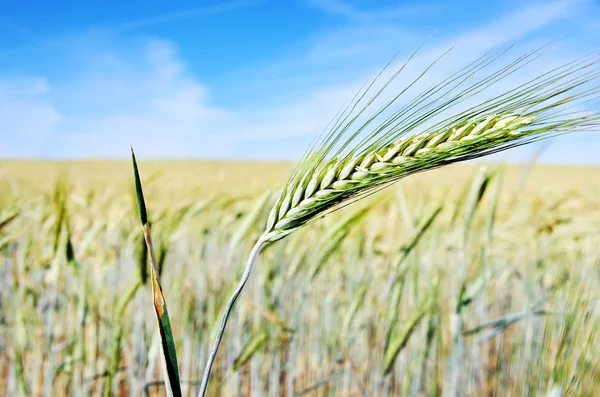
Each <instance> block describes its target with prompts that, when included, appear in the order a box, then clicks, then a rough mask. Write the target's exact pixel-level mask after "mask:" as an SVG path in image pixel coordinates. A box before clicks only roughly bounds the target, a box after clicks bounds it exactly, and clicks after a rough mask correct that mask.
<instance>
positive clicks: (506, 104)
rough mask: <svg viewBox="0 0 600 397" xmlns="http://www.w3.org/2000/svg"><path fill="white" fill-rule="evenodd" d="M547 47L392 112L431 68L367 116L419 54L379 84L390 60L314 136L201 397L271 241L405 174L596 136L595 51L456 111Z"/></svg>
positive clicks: (462, 75)
mask: <svg viewBox="0 0 600 397" xmlns="http://www.w3.org/2000/svg"><path fill="white" fill-rule="evenodd" d="M545 48H546V47H543V48H540V49H537V50H534V51H530V52H529V53H526V54H524V55H522V56H520V57H518V58H517V59H516V60H513V61H511V62H508V63H507V64H506V65H504V66H502V67H500V68H499V69H497V70H494V71H493V72H490V73H488V74H487V75H485V72H486V71H487V68H489V67H490V65H492V64H495V63H496V62H498V60H499V59H501V58H502V56H503V55H505V54H506V53H507V52H508V50H506V51H492V52H490V53H488V54H486V55H484V56H483V57H480V58H478V59H476V60H475V61H474V62H472V63H470V64H469V65H467V66H466V67H465V68H463V69H460V70H458V71H457V72H455V73H454V74H452V75H451V76H450V77H449V78H447V79H446V80H443V81H441V82H439V83H438V84H437V85H433V86H432V87H430V88H429V89H427V90H425V91H424V92H422V93H421V94H419V95H417V96H416V97H414V98H413V99H412V100H410V101H408V102H406V103H405V104H404V105H402V106H398V108H397V109H395V110H394V105H396V104H398V103H399V101H398V100H399V99H400V98H401V97H403V96H404V95H405V94H406V92H407V90H408V89H410V88H411V87H413V86H414V84H415V83H417V82H418V81H420V80H421V79H423V78H424V77H425V76H426V72H427V71H428V70H429V68H430V67H431V66H433V65H431V66H430V67H427V68H426V69H425V71H424V72H423V73H422V74H421V75H420V76H419V77H417V79H416V80H414V81H412V82H410V83H408V84H407V85H406V88H404V89H402V90H401V91H400V92H399V93H398V94H396V95H394V96H393V98H392V99H391V100H389V101H387V102H386V103H385V104H384V105H383V106H381V107H379V108H376V109H374V112H373V113H372V114H371V115H369V114H367V113H366V112H367V111H371V110H372V108H373V107H374V106H375V105H374V103H375V102H376V100H377V99H381V98H380V96H381V94H382V93H383V92H385V91H387V90H389V86H390V84H391V83H392V82H393V81H394V80H395V79H397V77H398V76H399V75H400V74H401V72H402V71H403V70H404V67H405V66H406V64H407V63H408V62H409V61H410V60H411V59H412V58H413V56H414V55H415V54H414V53H413V54H412V55H411V56H409V58H408V61H407V62H406V63H404V64H403V65H402V66H401V67H400V68H399V69H398V70H397V71H396V72H394V73H392V75H391V77H390V78H389V79H388V80H387V81H385V82H384V83H383V84H381V86H379V87H378V86H377V83H379V81H380V79H381V76H383V75H384V73H385V71H386V69H387V68H388V67H389V65H390V64H391V62H390V64H388V66H386V68H384V70H383V71H382V72H381V73H380V74H379V75H378V76H377V77H376V78H375V79H373V81H371V82H369V83H368V84H366V85H365V87H364V88H363V89H361V90H360V91H359V92H358V93H357V95H356V96H355V98H354V99H353V101H352V102H351V103H350V104H349V105H348V106H347V107H346V108H345V109H343V110H342V111H340V113H339V114H338V115H337V116H336V118H335V119H334V120H333V121H332V122H331V123H330V127H329V129H328V130H326V131H325V132H324V133H323V134H322V135H321V136H320V137H319V138H318V139H316V140H315V143H314V144H313V145H312V147H311V148H310V149H309V150H308V151H307V154H306V155H305V156H304V157H303V158H302V160H301V161H300V162H299V164H298V165H297V167H296V168H295V170H294V171H293V173H292V175H291V177H290V179H289V180H288V182H287V183H286V185H285V186H284V187H283V189H282V190H281V194H280V195H279V198H278V199H277V201H276V203H275V205H274V206H273V208H272V209H271V211H270V215H269V218H268V220H267V224H266V227H265V231H264V233H263V235H262V236H261V237H260V238H259V240H258V242H257V243H256V245H255V247H254V249H253V250H252V253H251V254H250V258H249V259H248V263H247V265H246V268H245V270H244V274H243V276H242V279H241V280H240V282H239V284H238V287H237V288H236V290H235V292H234V294H233V296H232V297H231V299H230V301H229V303H228V305H227V307H226V309H225V313H224V314H223V318H222V321H221V328H220V330H219V333H218V335H217V338H216V341H215V344H214V347H213V350H212V352H211V355H210V357H209V361H208V363H207V366H206V370H205V372H204V378H203V382H202V386H201V388H200V393H199V397H202V396H204V394H205V392H206V387H207V384H208V379H209V377H210V371H211V367H212V363H213V360H214V357H215V356H216V352H217V350H218V347H219V343H220V341H221V338H222V334H223V332H224V329H225V325H226V322H227V318H228V317H229V313H230V312H231V310H232V307H233V304H234V303H235V300H236V299H237V297H238V296H239V294H240V292H241V290H242V289H243V287H244V285H245V283H246V281H247V280H248V277H249V273H250V271H251V269H252V264H253V262H254V259H255V258H256V256H257V255H258V252H259V251H260V249H261V247H263V246H264V245H265V244H269V243H272V242H274V241H276V240H279V239H281V238H283V237H285V236H287V235H288V234H290V233H292V232H293V231H295V230H298V229H300V228H302V227H303V226H305V225H307V224H308V223H309V222H311V221H313V220H315V219H317V218H318V217H322V216H324V215H327V214H329V213H331V212H332V211H335V210H336V209H339V208H341V207H342V206H344V205H346V204H348V203H350V202H351V201H355V200H358V199H361V198H364V197H366V196H368V195H370V194H372V193H374V192H376V191H378V190H380V189H382V188H384V187H386V186H389V185H390V184H392V183H394V182H396V181H398V180H399V179H401V178H404V177H406V176H408V175H411V174H415V173H417V172H422V171H426V170H430V169H434V168H438V167H442V166H445V165H448V164H452V163H456V162H460V161H464V160H469V159H473V158H477V157H482V156H486V155H488V154H492V153H496V152H499V151H502V150H506V149H509V148H512V147H516V146H520V145H524V144H528V143H531V142H534V141H538V140H541V139H546V138H550V137H553V136H556V135H560V134H564V133H568V132H574V131H584V130H598V127H599V126H600V115H599V114H598V113H597V111H585V110H583V108H582V106H583V105H584V104H585V103H589V102H592V101H594V100H597V99H598V98H599V97H600V87H599V86H598V85H597V84H598V77H600V70H599V67H598V64H599V62H600V58H599V56H598V55H590V56H586V57H583V58H580V59H577V60H575V61H572V62H569V63H567V64H565V65H563V66H561V67H558V68H555V69H553V70H550V71H548V72H546V73H543V74H540V75H539V76H538V77H536V78H535V79H533V80H531V81H529V82H527V83H526V84H523V85H520V86H518V87H516V88H514V89H511V90H508V91H506V92H504V93H503V94H501V95H498V96H496V97H493V98H490V99H488V100H486V101H483V102H481V103H479V104H477V105H475V106H472V107H470V108H469V109H467V110H465V111H462V112H456V113H452V109H453V108H454V107H455V106H456V105H457V104H459V103H461V102H463V101H465V100H466V99H468V98H471V97H474V96H475V95H477V94H480V93H481V92H485V90H487V89H488V88H489V87H490V86H491V85H493V84H497V83H499V82H501V81H503V79H504V78H506V77H507V76H509V75H511V74H513V73H515V72H517V71H518V70H519V69H521V68H522V67H524V66H525V65H527V64H529V63H531V62H533V61H535V60H536V59H538V58H539V57H540V56H541V53H542V52H543V50H544V49H545ZM509 49H510V48H509ZM438 61H439V59H438V60H436V61H435V62H434V63H436V62H438ZM476 75H483V77H479V78H476ZM594 84H596V85H594ZM365 119H366V121H364V120H365ZM438 120H439V121H438ZM428 123H429V124H432V125H429V126H427V125H428Z"/></svg>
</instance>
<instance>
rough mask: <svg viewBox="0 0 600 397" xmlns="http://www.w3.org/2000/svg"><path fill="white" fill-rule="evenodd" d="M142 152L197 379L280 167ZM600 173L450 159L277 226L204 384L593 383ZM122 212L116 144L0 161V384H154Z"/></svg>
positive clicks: (136, 234) (183, 354)
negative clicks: (306, 222)
mask: <svg viewBox="0 0 600 397" xmlns="http://www.w3.org/2000/svg"><path fill="white" fill-rule="evenodd" d="M139 165H140V172H141V173H142V179H143V183H144V190H145V193H146V203H147V205H148V211H149V218H150V222H151V226H152V232H153V237H154V240H155V245H156V249H157V256H158V259H159V265H160V270H161V277H162V286H163V292H164V294H165V298H166V300H167V304H168V306H169V314H170V317H171V324H172V326H173V331H174V334H175V337H176V343H177V351H178V357H179V369H180V372H181V377H182V386H183V390H184V395H186V396H195V395H196V393H197V389H198V386H199V381H200V378H201V373H202V370H203V368H204V364H205V361H206V358H207V354H208V349H209V347H210V345H211V341H212V340H213V337H214V333H215V331H216V327H217V323H218V321H219V316H220V314H221V312H222V308H223V306H224V305H225V303H226V301H227V299H228V297H229V295H230V293H231V291H232V290H233V288H234V287H235V284H236V283H237V280H238V278H239V275H240V272H241V269H242V265H243V262H244V260H245V257H246V256H247V254H248V251H249V250H250V248H251V246H252V243H253V242H254V240H255V239H256V237H257V236H258V235H259V234H260V232H261V228H262V227H263V226H264V222H265V219H266V216H267V214H266V211H268V207H269V204H270V203H271V199H272V196H271V193H272V192H271V189H276V188H278V187H279V186H281V185H282V184H283V183H284V182H285V180H286V178H287V176H288V175H289V171H290V169H291V167H292V165H291V164H287V163H267V162H264V163H257V162H223V161H202V162H201V161H177V162H175V161H172V162H152V161H140V162H139ZM599 171H600V170H599V169H598V168H595V167H567V166H534V167H533V168H531V169H530V168H529V167H526V166H517V165H511V166H497V165H482V164H480V163H470V164H466V165H456V166H450V167H447V168H444V169H440V170H436V171H432V172H428V173H424V174H420V175H414V176H411V177H409V178H407V179H405V180H403V181H401V182H400V183H398V184H396V185H393V186H391V187H390V188H388V189H386V190H384V191H382V192H380V193H378V194H377V195H375V196H373V197H372V198H370V199H368V200H365V201H364V202H360V203H356V204H353V205H350V206H348V207H346V208H344V209H343V210H341V211H338V212H337V213H335V214H333V216H331V217H328V218H326V219H323V220H319V221H317V222H315V223H313V224H312V225H310V226H308V227H306V228H305V229H303V230H301V231H299V232H297V233H295V234H294V235H292V236H290V237H289V238H286V239H284V240H282V241H279V242H277V243H276V244H274V245H273V246H272V247H270V248H268V249H267V250H266V251H265V252H264V253H263V254H262V255H261V257H260V259H259V261H258V263H257V267H256V271H255V272H254V274H253V275H252V279H251V283H250V285H249V286H248V288H247V289H246V290H245V291H244V293H243V295H242V297H241V299H240V301H239V305H238V306H237V308H236V310H235V312H234V315H233V317H232V319H231V320H230V323H229V326H228V329H227V332H226V335H225V338H224V340H223V344H222V346H221V349H220V351H219V355H218V357H217V361H216V366H215V369H214V372H213V380H212V383H211V385H210V390H209V395H211V396H212V395H215V396H217V395H219V396H269V397H270V396H288V397H291V396H301V395H302V396H382V397H383V396H438V395H444V396H445V395H456V391H458V395H461V396H480V395H499V396H504V395H533V396H538V395H542V396H546V395H547V396H558V395H565V396H593V395H596V394H595V393H597V392H596V390H600V360H599V359H598V357H600V343H598V340H599V339H600V338H599V335H600V293H599V289H598V285H599V283H600V266H599V265H598V258H599V255H600V235H599V233H598V232H599V231H600V185H598V184H597V177H598V172H599ZM136 211H137V209H136V204H135V197H134V192H133V183H132V177H131V166H130V164H129V163H128V162H120V161H114V162H108V161H81V162H50V161H48V162H42V161H35V162H34V161H8V160H6V161H0V395H7V396H21V395H22V396H29V395H31V396H88V395H95V396H96V395H97V396H110V395H114V396H130V395H131V396H159V395H163V394H164V390H163V385H162V384H161V382H160V381H161V379H162V374H161V372H160V365H159V360H160V357H159V345H158V335H157V331H156V323H155V321H156V320H155V319H154V318H153V309H152V304H151V292H150V286H149V285H148V282H147V280H146V279H147V274H148V266H149V265H148V263H147V260H148V259H147V253H146V251H145V245H144V241H143V236H142V233H141V230H140V227H139V221H138V215H137V212H136ZM457 302H458V303H460V304H458V305H457ZM457 306H458V307H460V311H459V312H456V310H455V308H456V307H457ZM452 391H455V394H452Z"/></svg>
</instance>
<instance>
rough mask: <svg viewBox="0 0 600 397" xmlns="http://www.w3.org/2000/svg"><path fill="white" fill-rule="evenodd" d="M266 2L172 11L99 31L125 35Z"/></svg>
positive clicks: (248, 0)
mask: <svg viewBox="0 0 600 397" xmlns="http://www.w3.org/2000/svg"><path fill="white" fill-rule="evenodd" d="M268 1H270V0H240V1H230V2H222V3H220V4H216V5H212V6H204V7H195V8H188V9H185V10H179V11H173V12H168V13H164V14H160V15H154V16H149V17H143V18H138V19H134V20H131V21H127V22H123V23H121V24H118V25H115V26H112V27H109V28H105V29H101V31H102V32H103V33H127V32H131V31H134V30H138V29H142V28H148V27H151V26H156V25H162V24H165V23H171V22H177V21H182V20H186V19H193V18H198V17H206V16H211V15H218V14H223V13H227V12H231V11H238V10H240V9H243V8H247V7H253V6H257V5H260V4H264V3H266V2H268Z"/></svg>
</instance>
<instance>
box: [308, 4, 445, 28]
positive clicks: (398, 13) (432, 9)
mask: <svg viewBox="0 0 600 397" xmlns="http://www.w3.org/2000/svg"><path fill="white" fill-rule="evenodd" d="M307 4H309V5H311V6H313V7H315V8H317V9H319V10H322V11H325V12H328V13H331V14H336V15H339V16H342V17H345V18H348V19H350V20H353V21H355V22H362V23H370V22H377V21H382V20H387V21H390V20H394V19H398V18H411V17H418V16H420V17H423V16H425V15H428V14H429V15H431V14H434V13H435V14H437V13H440V12H442V11H443V10H444V9H445V8H447V7H448V6H449V5H448V3H442V2H440V3H431V2H428V3H423V4H418V5H417V4H412V5H401V6H393V7H385V8H379V9H364V8H359V7H356V6H353V5H351V4H350V3H348V2H346V1H342V0H307Z"/></svg>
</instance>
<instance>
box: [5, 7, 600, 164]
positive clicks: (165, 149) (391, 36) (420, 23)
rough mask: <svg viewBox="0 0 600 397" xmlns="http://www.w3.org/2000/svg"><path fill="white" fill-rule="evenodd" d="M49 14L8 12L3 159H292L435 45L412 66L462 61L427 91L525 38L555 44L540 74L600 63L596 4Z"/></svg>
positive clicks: (525, 151)
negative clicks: (382, 74) (378, 77)
mask: <svg viewBox="0 0 600 397" xmlns="http://www.w3.org/2000/svg"><path fill="white" fill-rule="evenodd" d="M49 3H50V2H46V1H27V0H22V1H13V2H3V4H2V5H1V6H0V157H13V158H15V157H16V158H39V157H43V158H84V157H95V158H114V157H126V156H127V155H128V149H129V144H132V145H133V146H134V147H135V148H136V151H137V152H138V154H139V156H143V157H146V158H148V157H169V158H171V157H178V158H180V157H186V158H192V157H211V158H269V159H273V158H275V159H285V158H297V157H298V156H300V155H301V154H302V153H303V152H304V150H305V148H306V146H307V145H308V144H309V143H310V141H311V139H312V138H313V137H314V135H315V134H317V133H319V132H321V131H322V130H323V129H324V128H325V127H326V125H327V123H328V122H329V120H330V119H331V118H332V117H333V116H334V115H335V113H336V111H337V110H338V109H339V107H340V106H341V105H342V104H343V103H344V102H345V101H347V100H349V99H351V97H352V95H353V94H354V92H355V91H356V90H357V89H358V88H359V87H360V85H361V84H362V82H364V80H365V79H366V78H368V77H370V76H373V74H374V73H375V72H376V71H377V70H378V69H379V68H380V67H382V66H383V65H384V64H385V62H387V60H389V58H390V57H391V56H392V55H393V54H394V53H395V52H396V51H397V50H398V49H399V48H401V47H406V48H407V49H414V48H416V47H417V46H418V45H419V44H421V43H422V42H423V41H424V40H425V39H427V37H429V36H430V35H431V34H432V33H435V35H434V37H433V39H432V40H430V41H429V42H428V43H427V44H426V46H425V50H424V51H423V52H422V53H420V54H419V55H418V58H417V59H416V61H415V65H419V64H421V63H422V62H425V61H426V60H427V59H428V56H429V57H430V56H432V55H435V54H439V53H441V52H443V51H444V50H446V49H448V48H449V47H450V46H452V45H455V44H456V48H455V49H454V50H453V51H452V53H451V56H449V57H448V59H446V60H445V61H444V63H443V65H444V67H443V68H439V70H437V71H436V70H434V71H433V72H432V75H431V76H430V79H431V81H435V80H436V76H437V78H439V77H440V76H443V72H444V71H446V70H451V69H456V68H458V67H459V66H460V65H462V64H464V63H465V62H466V61H469V60H472V59H474V58H476V57H478V56H480V55H482V54H483V53H484V52H485V51H487V50H489V49H491V48H494V47H498V46H506V45H509V44H511V43H513V42H515V41H517V40H519V41H520V44H519V46H518V49H517V50H516V51H523V52H524V51H526V50H529V49H531V48H535V47H536V46H540V45H542V44H544V43H546V42H548V41H549V40H557V41H558V42H560V43H561V45H560V46H559V47H558V48H557V49H556V50H554V51H552V52H551V53H550V54H548V55H546V56H545V57H544V59H543V61H542V62H539V63H538V64H537V66H536V67H537V68H540V71H541V70H545V68H546V67H551V66H553V65H558V64H561V63H563V62H566V61H568V60H571V59H573V58H575V57H577V56H580V55H583V54H586V53H590V52H598V51H599V50H600V40H598V39H597V37H600V3H598V1H596V0H566V1H541V2H531V1H520V0H519V1H516V0H515V1H504V2H502V1H499V2H488V3H489V5H485V6H484V5H483V3H481V2H476V1H452V2H450V1H439V2H426V1H391V0H379V1H374V0H371V1H369V0H362V1H360V0H287V1H283V0H271V1H269V0H264V1H261V0H256V1H253V0H239V1H228V0H224V1H216V0H206V1H202V2H198V1H179V2H164V1H138V0H134V1H128V2H121V1H119V2H117V1H113V0H110V1H103V2H92V1H89V2H76V1H68V2H67V1H63V2H60V3H61V5H60V6H59V5H58V3H59V2H54V3H55V4H57V5H50V4H49ZM421 54H422V55H421ZM421 56H422V60H421V61H422V62H421V61H420V60H419V59H420V58H419V57H421ZM533 72H534V73H535V72H536V70H534V71H533ZM525 77H526V76H524V78H525ZM598 148H600V139H598V138H596V137H595V135H594V134H591V133H587V134H580V135H570V136H566V137H562V138H559V139H558V140H555V141H554V142H553V143H552V144H551V145H550V146H549V147H548V148H546V149H545V151H544V153H543V154H542V157H541V158H542V160H543V161H545V162H559V163H573V162H575V163H595V162H597V161H598V160H597V159H596V156H595V154H596V153H597V152H598ZM535 150H536V148H522V149H519V150H517V151H515V152H511V153H510V154H509V155H505V158H506V159H508V160H519V161H520V160H525V159H527V157H528V156H531V154H532V153H533V152H534V151H535Z"/></svg>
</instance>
